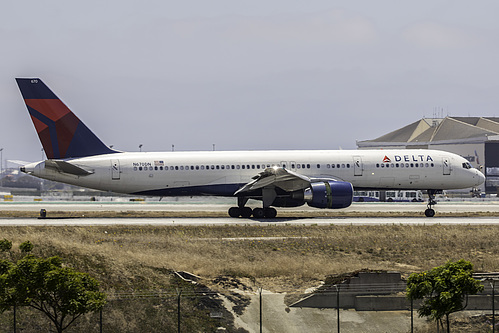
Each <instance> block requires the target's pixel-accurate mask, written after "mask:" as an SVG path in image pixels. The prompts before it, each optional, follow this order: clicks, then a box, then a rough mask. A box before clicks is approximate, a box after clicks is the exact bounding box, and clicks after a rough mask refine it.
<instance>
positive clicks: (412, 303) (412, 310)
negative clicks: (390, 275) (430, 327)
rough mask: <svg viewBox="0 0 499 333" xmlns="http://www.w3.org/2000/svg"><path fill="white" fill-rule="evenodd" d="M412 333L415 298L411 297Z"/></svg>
mask: <svg viewBox="0 0 499 333" xmlns="http://www.w3.org/2000/svg"><path fill="white" fill-rule="evenodd" d="M411 333H414V300H413V299H412V297H411Z"/></svg>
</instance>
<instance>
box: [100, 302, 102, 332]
mask: <svg viewBox="0 0 499 333" xmlns="http://www.w3.org/2000/svg"><path fill="white" fill-rule="evenodd" d="M99 332H100V333H102V308H100V311H99Z"/></svg>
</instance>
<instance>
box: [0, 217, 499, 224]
mask: <svg viewBox="0 0 499 333" xmlns="http://www.w3.org/2000/svg"><path fill="white" fill-rule="evenodd" d="M228 224H230V225H246V226H248V225H254V226H266V225H279V224H282V225H331V224H333V225H364V226H369V225H383V224H385V225H394V224H398V225H436V224H442V225H468V224H473V225H499V219H497V218H494V217H473V218H469V217H466V218H464V217H442V218H430V219H429V218H426V217H421V218H414V217H410V218H397V217H389V218H386V217H381V218H376V217H371V218H358V217H346V218H318V217H317V218H287V219H279V218H276V219H272V220H256V219H233V218H67V219H38V218H2V219H0V226H106V225H144V226H146V225H149V226H217V225H220V226H221V225H228Z"/></svg>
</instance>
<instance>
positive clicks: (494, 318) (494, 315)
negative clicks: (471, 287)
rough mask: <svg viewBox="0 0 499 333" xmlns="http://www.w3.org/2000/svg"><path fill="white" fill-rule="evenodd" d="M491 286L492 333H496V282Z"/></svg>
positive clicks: (493, 281)
mask: <svg viewBox="0 0 499 333" xmlns="http://www.w3.org/2000/svg"><path fill="white" fill-rule="evenodd" d="M490 286H491V287H492V333H495V331H496V307H495V304H494V303H495V291H494V287H495V280H492V282H491V283H490Z"/></svg>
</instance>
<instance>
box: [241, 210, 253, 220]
mask: <svg viewBox="0 0 499 333" xmlns="http://www.w3.org/2000/svg"><path fill="white" fill-rule="evenodd" d="M251 214H253V209H251V208H249V207H242V208H241V217H244V218H248V217H251Z"/></svg>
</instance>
